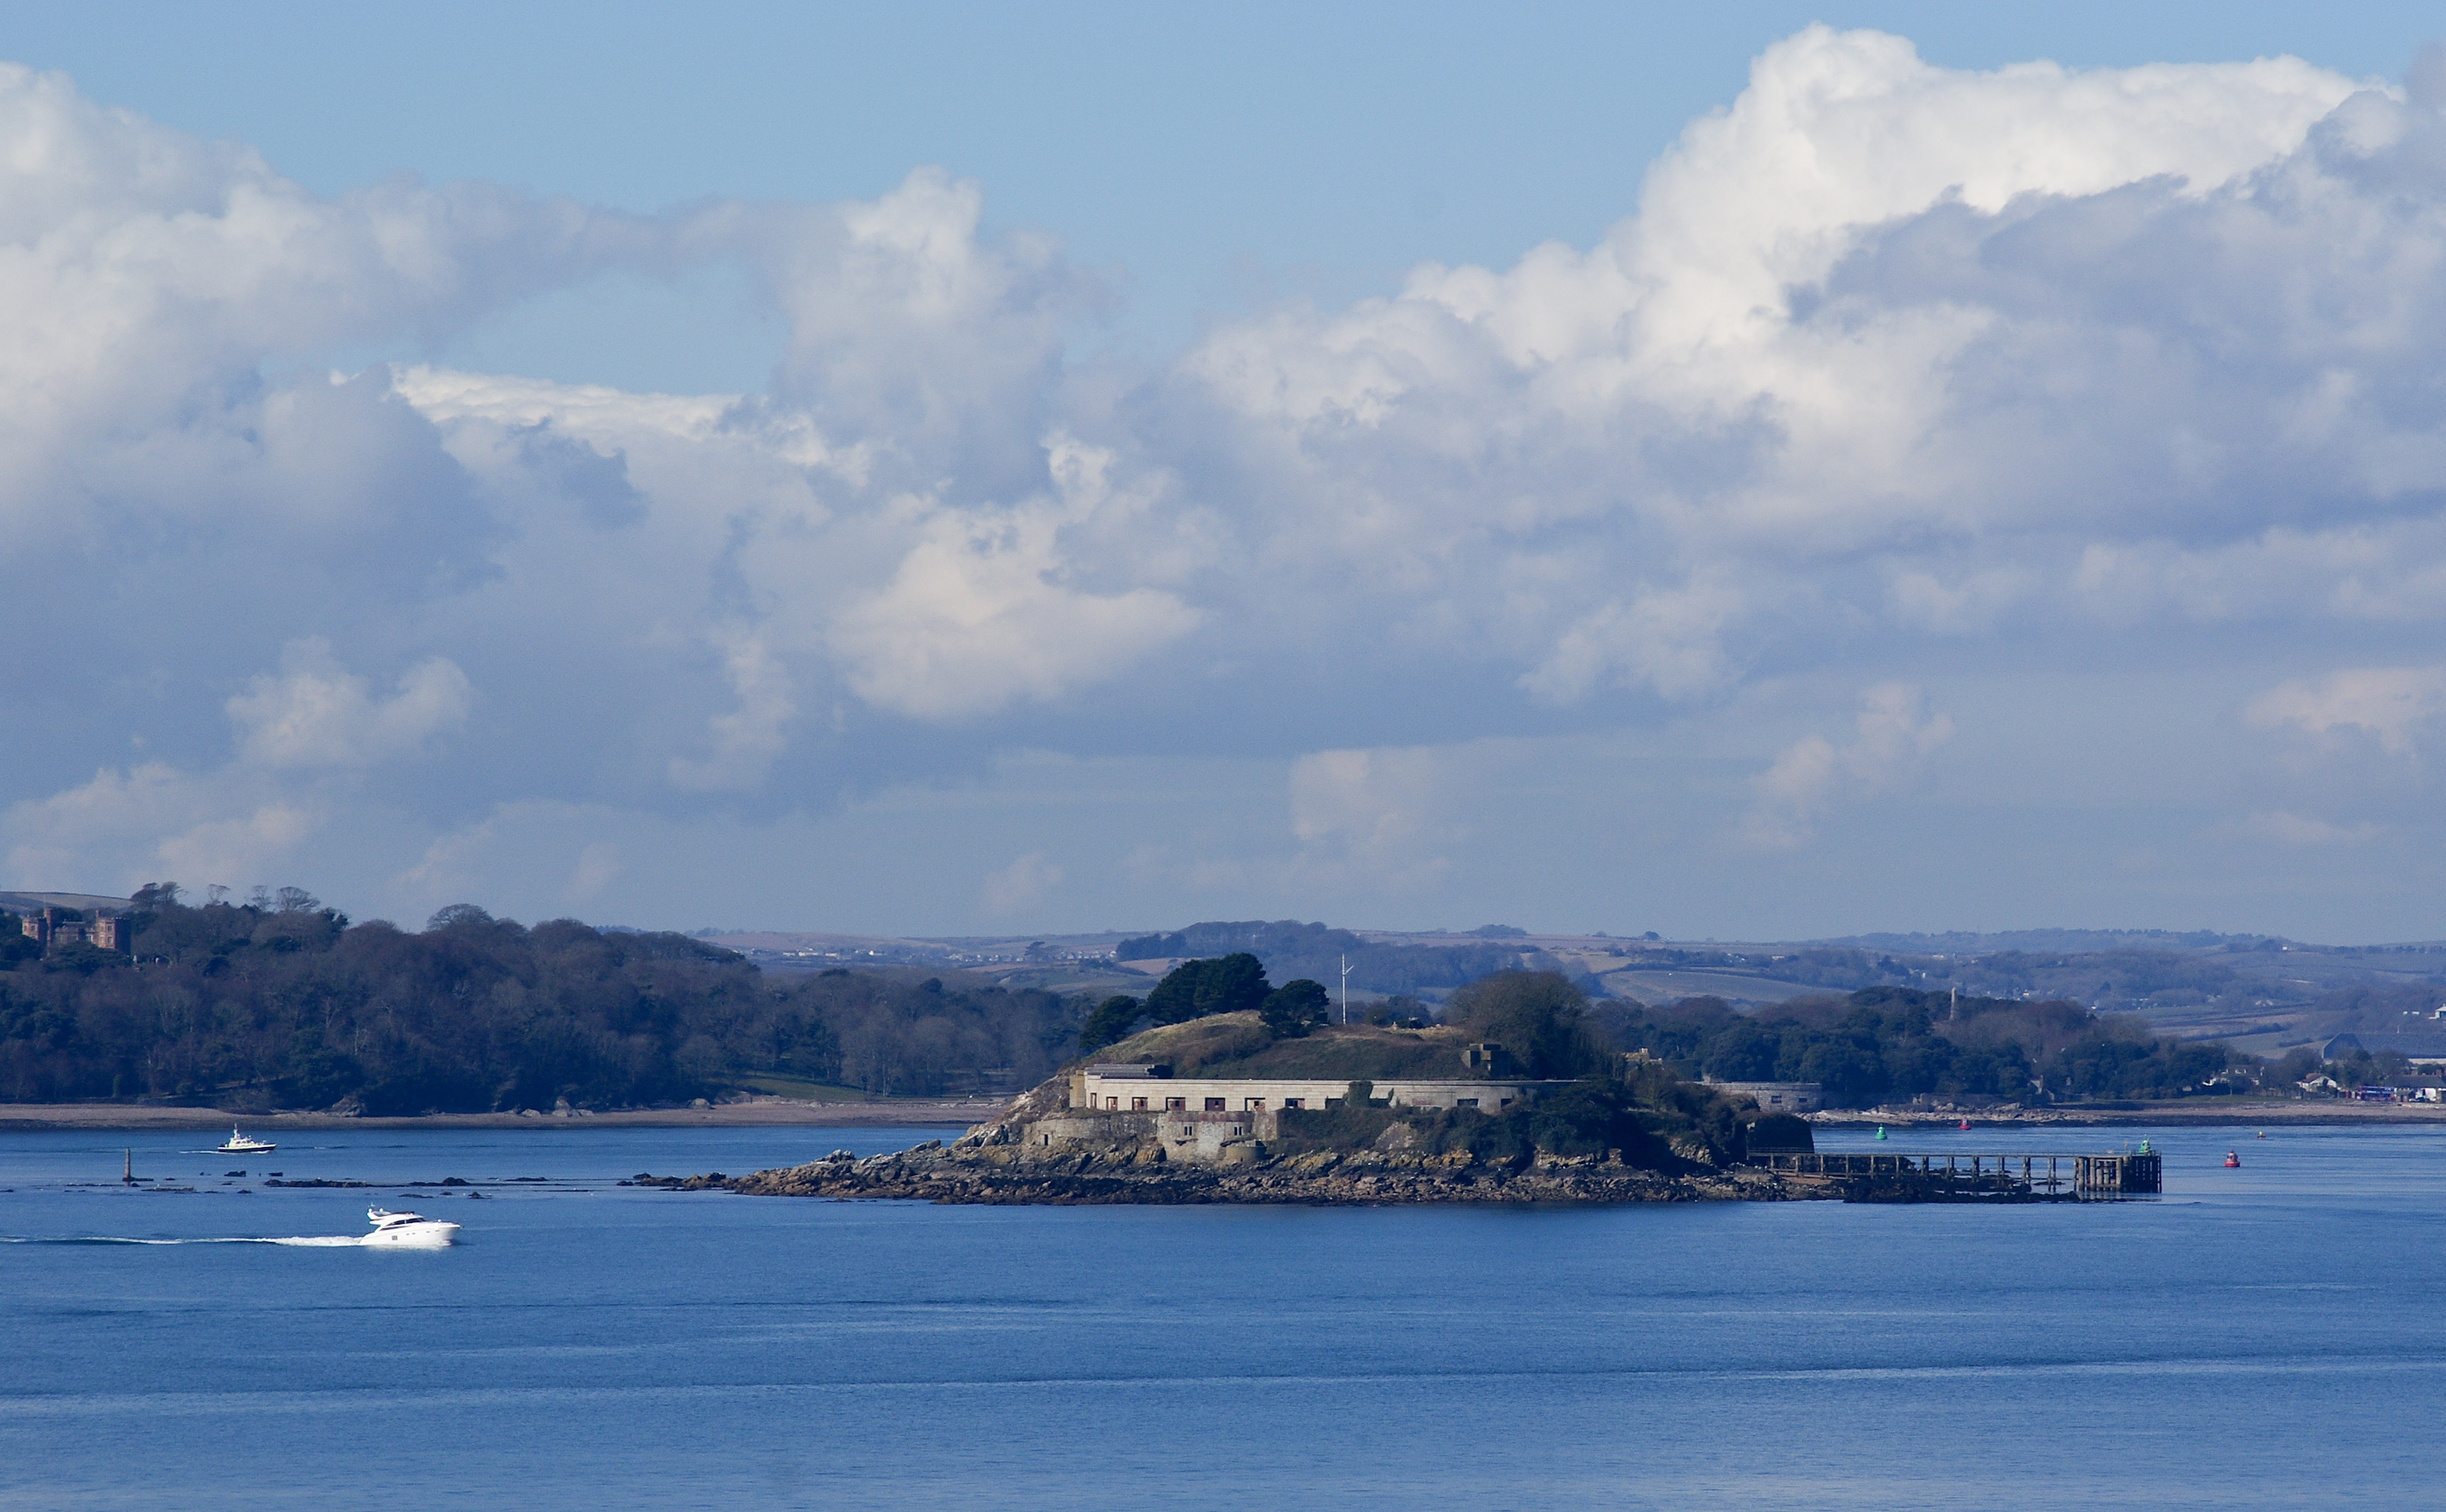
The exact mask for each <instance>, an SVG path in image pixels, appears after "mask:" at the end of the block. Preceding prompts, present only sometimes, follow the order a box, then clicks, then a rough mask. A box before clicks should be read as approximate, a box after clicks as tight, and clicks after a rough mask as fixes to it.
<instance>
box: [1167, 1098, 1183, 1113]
mask: <svg viewBox="0 0 2446 1512" xmlns="http://www.w3.org/2000/svg"><path fill="white" fill-rule="evenodd" d="M1188 1106H1189V1099H1188V1098H1186V1097H1167V1098H1165V1099H1164V1100H1163V1107H1164V1111H1166V1112H1174V1113H1176V1112H1178V1111H1181V1110H1182V1109H1184V1108H1187V1107H1188Z"/></svg>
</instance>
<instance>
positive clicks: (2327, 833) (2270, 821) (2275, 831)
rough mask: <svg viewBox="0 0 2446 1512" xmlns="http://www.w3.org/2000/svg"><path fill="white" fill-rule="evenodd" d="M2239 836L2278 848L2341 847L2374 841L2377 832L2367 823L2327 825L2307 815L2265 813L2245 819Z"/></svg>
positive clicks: (2378, 832) (2377, 829) (2274, 811)
mask: <svg viewBox="0 0 2446 1512" xmlns="http://www.w3.org/2000/svg"><path fill="white" fill-rule="evenodd" d="M2242 832H2243V833H2244V834H2247V835H2248V836H2250V837H2251V838H2252V839H2254V840H2266V841H2270V842H2273V843H2274V844H2277V845H2281V846H2343V845H2360V844H2361V843H2362V842H2364V841H2368V840H2375V839H2377V838H2378V836H2379V834H2380V829H2379V827H2378V826H2377V825H2375V824H2371V823H2369V822H2368V821H2366V820H2364V821H2363V822H2361V823H2360V824H2353V825H2342V824H2330V823H2329V822H2328V821H2326V820H2324V819H2321V818H2316V817H2314V816H2312V815H2309V814H2303V813H2288V812H2286V811H2284V810H2282V809H2268V810H2263V811H2261V812H2257V813H2254V814H2251V815H2250V816H2249V817H2248V818H2247V819H2245V820H2244V821H2243V822H2242Z"/></svg>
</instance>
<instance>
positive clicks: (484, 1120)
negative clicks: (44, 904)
mask: <svg viewBox="0 0 2446 1512" xmlns="http://www.w3.org/2000/svg"><path fill="white" fill-rule="evenodd" d="M1004 1106H1005V1103H1004V1101H1003V1100H1001V1099H996V1100H993V1101H989V1102H976V1101H961V1102H952V1101H943V1102H937V1101H932V1100H924V1099H917V1098H894V1099H891V1100H888V1101H876V1102H867V1103H799V1102H788V1101H785V1100H783V1099H781V1098H773V1099H770V1100H766V1099H761V1098H760V1099H759V1100H757V1101H755V1102H752V1103H726V1104H724V1105H721V1106H719V1107H713V1108H632V1109H626V1110H623V1111H618V1112H602V1113H574V1114H572V1115H571V1116H569V1117H566V1118H561V1117H525V1116H521V1115H519V1114H517V1113H428V1114H425V1115H424V1116H423V1117H421V1118H343V1117H339V1116H337V1115H334V1114H331V1113H235V1112H229V1111H223V1110H219V1109H213V1108H159V1107H145V1106H141V1105H134V1104H127V1103H0V1129H228V1128H230V1127H231V1126H232V1125H236V1126H239V1127H241V1128H244V1129H247V1130H249V1131H250V1132H254V1131H270V1130H276V1129H604V1128H613V1127H621V1128H631V1129H759V1128H781V1127H792V1126H795V1127H801V1128H804V1127H815V1128H851V1127H869V1126H880V1125H893V1126H913V1125H935V1126H942V1125H956V1126H958V1127H961V1128H966V1127H968V1126H969V1125H970V1124H980V1123H983V1122H985V1121H986V1120H987V1119H988V1118H991V1117H992V1116H993V1115H994V1114H996V1113H997V1112H1000V1111H1002V1110H1003V1108H1004Z"/></svg>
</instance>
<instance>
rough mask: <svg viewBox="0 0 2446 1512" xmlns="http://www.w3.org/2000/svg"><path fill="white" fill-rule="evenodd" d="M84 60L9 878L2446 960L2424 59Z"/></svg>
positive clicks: (15, 624) (1075, 10)
mask: <svg viewBox="0 0 2446 1512" xmlns="http://www.w3.org/2000/svg"><path fill="white" fill-rule="evenodd" d="M1316 10H1317V8H1301V9H1293V8H1290V7H1287V6H1275V7H1269V6H1263V5H1257V6H1247V7H1238V8H1231V9H1203V10H1193V9H1190V8H1179V9H1175V10H1169V11H1168V10H1164V9H1158V8H1147V7H1143V6H1140V7H1121V6H1070V7H1046V8H1037V9H1025V8H1015V7H1007V6H991V7H989V6H931V7H930V6H910V7H897V8H846V7H841V8H828V7H811V6H788V7H781V6H772V7H766V6H755V5H733V6H724V7H697V8H686V9H683V8H678V7H653V6H633V7H620V8H602V7H595V6H588V7H576V6H555V5H549V4H538V5H531V6H526V7H519V8H509V9H501V8H484V9H478V8H475V7H469V6H449V5H440V6H435V5H423V6H418V7H414V8H408V7H360V8H349V9H345V10H343V11H341V12H338V13H332V12H331V11H329V9H328V8H312V7H303V6H272V5H258V6H230V7H216V8H202V7H192V6H183V5H179V6H172V5H158V6H151V5H125V6H117V7H109V8H102V7H86V8H64V7H49V6H44V7H33V6H12V5H0V59H6V60H10V62H9V64H7V65H5V66H0V178H5V179H6V183H5V185H0V311H5V328H6V329H7V330H8V331H9V338H8V340H7V341H6V342H4V343H0V391H5V394H0V398H5V402H0V586H5V592H0V625H5V626H6V629H7V631H8V638H9V644H10V647H11V650H12V653H13V654H12V655H11V657H10V659H9V663H8V666H7V670H6V671H5V672H0V886H7V887H17V888H33V889H59V890H76V891H94V892H122V893H123V892H125V891H127V890H129V889H130V888H132V887H136V886H138V885H141V884H142V883H145V882H154V881H161V880H175V881H177V882H179V883H180V884H181V885H183V886H184V887H187V888H189V889H190V890H191V891H192V890H201V889H202V888H204V887H208V886H213V885H219V886H226V887H233V888H235V889H236V890H238V891H240V892H243V891H245V890H247V889H248V888H250V887H254V886H273V887H277V886H282V885H291V884H293V885H297V886H303V887H308V888H310V889H311V890H313V891H315V892H316V893H318V894H320V895H321V896H323V897H324V898H326V899H327V900H329V901H330V902H332V903H334V904H335V905H339V906H341V907H344V908H346V909H348V911H349V912H351V913H352V914H354V915H356V916H358V917H375V916H380V917H387V918H392V919H395V920H398V921H400V922H403V923H407V924H416V923H421V922H422V921H423V918H424V917H425V915H426V914H428V913H430V912H431V911H432V910H434V909H435V908H438V907H440V906H442V905H445V904H450V903H457V902H474V903H479V904H481V905H485V906H487V907H490V908H492V909H494V910H495V911H496V912H498V913H502V914H507V915H511V916H515V917H519V918H525V919H530V920H533V919H540V918H547V917H556V916H574V917H579V918H584V919H589V920H593V921H596V922H613V923H622V924H639V925H653V926H670V927H701V926H707V925H718V926H725V927H756V928H781V929H793V928H796V929H827V930H844V931H857V932H875V933H892V934H919V933H923V934H945V933H994V934H1004V933H1012V932H1054V931H1073V930H1089V929H1101V928H1110V927H1119V928H1152V927H1157V926H1176V925H1178V924H1184V923H1187V922H1190V921H1193V920H1198V919H1216V918H1259V917H1262V918H1286V917H1296V918H1303V919H1324V920H1329V921H1331V922H1334V923H1338V924H1360V925H1372V926H1378V927H1390V928H1429V927H1438V926H1448V927H1454V928H1467V927H1471V926H1474V925H1477V924H1487V923H1496V922H1500V923H1511V924H1522V925H1526V926H1530V927H1533V928H1538V929H1552V930H1596V929H1604V930H1609V931H1612V932H1616V933H1636V932H1639V931H1642V930H1647V929H1654V930H1657V931H1659V932H1661V933H1664V934H1666V935H1668V936H1674V937H1683V938H1703V937H1715V938H1723V939H1736V938H1751V939H1759V938H1804V937H1813V936H1825V935H1834V934H1842V933H1851V932H1857V931H1865V930H1909V929H1928V930H1939V929H2006V928H2016V927H2042V926H2072V927H2166V928H2212V929H2221V930H2230V931H2236V932H2252V933H2274V934H2284V935H2288V936H2292V937H2295V938H2302V939H2317V940H2329V941H2337V942H2374V941H2383V940H2410V939H2435V938H2438V937H2440V936H2446V926H2441V924H2440V923H2439V921H2438V918H2437V914H2438V907H2437V899H2438V898H2439V897H2440V896H2441V895H2446V894H2441V887H2440V884H2441V882H2446V865H2441V862H2440V860H2439V858H2440V856H2441V855H2446V822H2441V821H2442V820H2446V815H2441V813H2440V811H2439V806H2438V804H2437V801H2436V799H2435V797H2434V795H2433V794H2432V793H2430V791H2429V788H2428V782H2429V776H2428V772H2429V769H2430V767H2431V766H2433V765H2435V764H2437V761H2438V760H2439V759H2440V752H2441V746H2440V741H2441V737H2446V721H2442V720H2441V716H2446V646H2441V644H2440V641H2441V637H2440V616H2441V614H2446V600H2441V595H2440V591H2439V590H2440V588H2441V587H2446V495H2441V489H2446V391H2441V386H2440V381H2439V379H2438V377H2437V374H2438V372H2439V370H2440V364H2439V363H2438V362H2437V354H2438V352H2439V348H2440V337H2441V334H2446V299H2441V295H2446V121H2442V120H2441V111H2446V56H2441V55H2440V54H2439V53H2438V52H2437V51H2436V50H2434V49H2433V48H2432V47H2431V42H2432V34H2433V33H2434V32H2435V31H2437V30H2438V29H2440V28H2437V24H2436V22H2435V21H2434V20H2433V19H2432V17H2431V16H2430V15H2428V14H2423V13H2421V12H2419V11H2417V10H2416V9H2414V8H2412V7H2409V6H2395V7H2389V6H2383V5H2380V6H2366V7H2359V8H2352V9H2351V13H2350V14H2348V15H2342V16H2330V15H2316V14H2310V13H2308V12H2307V9H2306V8H2301V7H2282V8H2280V7H2273V6H2262V7H2253V6H2247V5H2246V6H2232V5H2228V6H2218V7H2213V8H2211V7H2205V6H2164V7H2155V8H2148V9H2147V10H2146V12H2145V13H2144V14H2142V15H2140V16H2137V17H2135V16H2133V15H2131V14H2130V13H2128V12H2129V8H2115V9H2110V8H2107V7H2104V6H2066V7H2054V8H2045V9H2044V10H2043V11H2041V9H2040V8H2019V9H2009V8H2001V7H1969V6H1961V5H1958V4H1950V5H1917V6H1914V5H1882V6H1879V5H1854V6H1847V7H1823V6H1821V7H1811V8H1797V7H1788V6H1782V5H1776V4H1760V5H1754V6H1744V7H1720V8H1688V7H1676V8H1665V7H1661V6H1660V7H1642V6H1607V7H1596V6H1587V7H1575V6H1568V5H1561V6H1554V7H1547V8H1539V9H1536V10H1535V11H1534V12H1533V13H1531V14H1528V15H1525V16H1524V15H1522V14H1518V13H1515V11H1516V8H1515V9H1496V8H1493V7H1461V6H1425V7H1420V6H1405V7H1400V8H1395V7H1390V6H1364V5H1353V6H1347V7H1341V8H1334V9H1330V10H1329V11H1327V12H1326V13H1324V14H1321V15H1320V14H1318V13H1316Z"/></svg>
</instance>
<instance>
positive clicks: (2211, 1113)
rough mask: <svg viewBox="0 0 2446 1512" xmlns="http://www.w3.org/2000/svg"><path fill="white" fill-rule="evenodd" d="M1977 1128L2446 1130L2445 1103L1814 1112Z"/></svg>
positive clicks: (1853, 1124)
mask: <svg viewBox="0 0 2446 1512" xmlns="http://www.w3.org/2000/svg"><path fill="white" fill-rule="evenodd" d="M1964 1118H1967V1119H1969V1120H1970V1127H1971V1128H1973V1129H2021V1128H2032V1129H2037V1128H2060V1127H2062V1126H2064V1125H2079V1126H2085V1127H2092V1128H2097V1127H2106V1128H2115V1127H2131V1126H2135V1125H2148V1126H2163V1125H2196V1126H2198V1127H2201V1128H2217V1127H2230V1128H2262V1129H2272V1128H2276V1127H2279V1126H2282V1127H2286V1128H2295V1129H2298V1128H2302V1127H2305V1126H2306V1125H2312V1124H2336V1125H2361V1124H2437V1125H2441V1126H2446V1104H2441V1103H2348V1102H2342V1101H2337V1102H2328V1101H2325V1100H2324V1099H2322V1100H2319V1101H2300V1102H2296V1101H2286V1102H2266V1103H2263V1102H2228V1101H2225V1100H2222V1099H2220V1100H2219V1101H2217V1102H2214V1103H2167V1104H2162V1105H2160V1104H2153V1105H2151V1106H2148V1107H2145V1108H2136V1109H2135V1108H2033V1109H2023V1111H2019V1112H2009V1113H1996V1112H1987V1113H1982V1112H1951V1113H1938V1112H1927V1111H1913V1110H1910V1109H1892V1108H1872V1109H1869V1110H1867V1111H1853V1110H1852V1109H1848V1108H1843V1109H1830V1110H1829V1111H1825V1112H1822V1113H1812V1114H1811V1115H1810V1118H1809V1121H1810V1122H1811V1123H1813V1124H1816V1125H1817V1126H1819V1127H1820V1128H1826V1127H1830V1126H1832V1127H1841V1128H1866V1127H1868V1126H1869V1125H1871V1124H1883V1125H1884V1126H1886V1127H1887V1128H1888V1129H1952V1128H1955V1127H1957V1126H1958V1125H1959V1123H1960V1122H1961V1120H1962V1119H1964Z"/></svg>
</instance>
